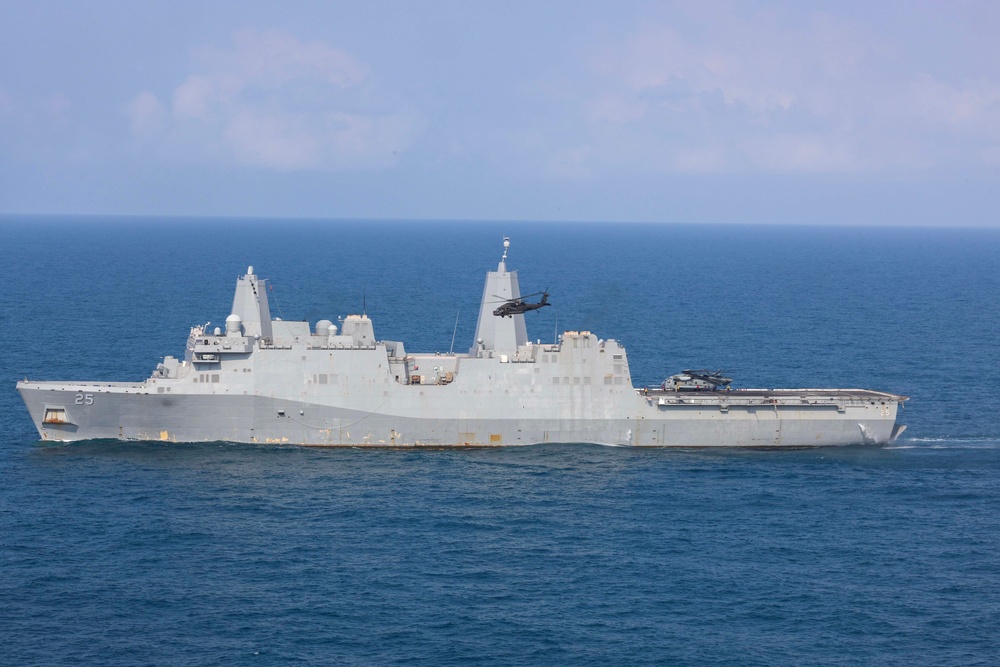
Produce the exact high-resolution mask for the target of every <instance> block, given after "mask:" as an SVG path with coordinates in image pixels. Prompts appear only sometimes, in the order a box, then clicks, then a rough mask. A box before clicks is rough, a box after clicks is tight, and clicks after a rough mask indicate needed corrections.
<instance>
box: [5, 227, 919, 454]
mask: <svg viewBox="0 0 1000 667" xmlns="http://www.w3.org/2000/svg"><path fill="white" fill-rule="evenodd" d="M507 246H509V242H507V240H506V239H505V248H504V254H503V257H502V258H501V260H500V262H499V264H498V266H497V268H496V270H495V271H489V272H488V273H487V275H486V282H485V285H484V288H483V298H482V302H481V304H480V310H479V319H478V322H477V326H476V334H475V338H474V342H473V345H472V346H471V348H470V349H469V351H468V352H467V353H460V354H451V353H449V354H441V353H413V352H409V351H407V350H406V349H405V346H404V344H403V342H401V341H387V340H379V339H378V338H376V335H375V330H374V326H373V323H372V320H371V319H370V318H369V317H368V316H367V314H361V315H348V316H347V317H345V318H343V320H342V321H340V326H339V327H338V326H337V325H335V324H334V323H333V322H332V321H330V320H321V321H320V322H318V323H317V324H316V325H315V326H314V327H310V325H309V323H307V322H296V321H283V320H277V319H272V318H271V313H270V309H269V306H268V300H267V283H266V281H265V280H264V279H261V278H259V277H258V276H257V275H256V273H255V272H254V269H253V267H250V268H248V269H247V273H246V274H245V275H243V276H240V277H239V278H238V279H237V282H236V292H235V296H234V298H233V305H232V309H231V313H230V315H229V316H228V317H227V318H226V324H225V328H224V329H222V328H215V329H213V330H212V331H208V330H207V327H205V326H196V327H193V328H192V329H191V333H190V335H189V337H188V341H187V346H186V349H185V354H184V358H183V359H177V358H174V357H171V356H168V357H165V358H164V360H163V362H162V363H160V364H159V365H158V366H157V367H156V369H155V371H154V372H153V373H152V375H151V377H149V378H147V379H146V380H144V381H142V382H58V381H56V382H53V381H34V380H23V381H21V382H18V384H17V388H18V391H19V392H20V393H21V396H22V397H23V399H24V402H25V404H26V405H27V407H28V411H29V412H30V414H31V418H32V420H33V421H34V423H35V426H36V427H37V429H38V432H39V434H40V435H41V437H42V439H44V440H60V441H69V440H85V439H100V438H114V439H133V440H163V441H170V442H194V441H232V442H245V443H294V444H300V445H317V446H363V445H371V446H383V447H393V446H469V445H472V446H491V445H492V446H497V445H527V444H537V443H597V444H606V445H625V446H652V447H719V446H721V447H808V446H825V445H851V444H884V443H888V442H890V441H891V440H893V439H894V438H895V437H897V436H898V434H899V433H900V432H901V431H902V429H904V428H905V427H903V426H899V425H897V424H896V416H897V411H898V409H899V407H900V405H902V403H903V401H905V400H906V398H905V397H902V396H897V395H895V394H889V393H884V392H877V391H869V390H860V389H780V390H774V389H768V390H764V389H759V390H739V389H729V388H728V386H729V385H728V383H721V382H719V381H715V380H713V381H712V382H709V381H706V380H705V379H704V378H706V377H707V378H709V379H712V378H721V380H729V378H722V377H721V375H718V374H709V375H705V374H704V372H695V371H685V374H686V375H677V376H672V377H671V378H669V379H668V381H665V382H664V384H663V385H662V386H661V387H659V388H654V389H649V388H636V387H633V385H632V378H631V374H630V372H629V364H628V355H627V352H626V350H625V348H624V347H623V346H622V345H621V344H620V343H619V342H618V341H616V340H613V339H601V338H598V336H597V335H595V334H593V333H591V332H589V331H565V332H564V333H563V334H562V335H561V336H560V337H559V339H558V340H557V342H556V343H554V344H541V343H532V342H531V341H529V340H528V335H527V328H526V326H525V314H524V311H523V310H521V307H522V306H523V305H524V304H525V302H524V300H523V299H522V297H521V291H520V286H519V283H518V277H517V272H516V271H510V270H508V268H507ZM547 296H548V294H547V293H546V294H545V297H543V301H547ZM498 301H499V302H500V303H505V304H510V303H520V304H521V306H518V307H514V308H504V309H503V312H502V313H501V314H499V315H498V314H496V312H495V311H497V310H498V307H497V303H498ZM534 305H536V307H537V304H534ZM518 311H520V312H518ZM692 373H694V374H695V375H696V376H698V377H696V378H695V379H694V380H692V379H691V374H692ZM699 373H702V374H701V375H700V376H699V375H698V374H699ZM683 378H687V379H686V380H685V379H683ZM698 378H701V379H698Z"/></svg>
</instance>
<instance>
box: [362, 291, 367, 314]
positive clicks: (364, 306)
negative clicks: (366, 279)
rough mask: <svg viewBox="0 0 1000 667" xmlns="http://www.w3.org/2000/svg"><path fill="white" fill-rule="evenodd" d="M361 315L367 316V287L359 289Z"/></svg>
mask: <svg viewBox="0 0 1000 667" xmlns="http://www.w3.org/2000/svg"><path fill="white" fill-rule="evenodd" d="M361 316H362V317H368V288H367V287H365V288H362V289H361Z"/></svg>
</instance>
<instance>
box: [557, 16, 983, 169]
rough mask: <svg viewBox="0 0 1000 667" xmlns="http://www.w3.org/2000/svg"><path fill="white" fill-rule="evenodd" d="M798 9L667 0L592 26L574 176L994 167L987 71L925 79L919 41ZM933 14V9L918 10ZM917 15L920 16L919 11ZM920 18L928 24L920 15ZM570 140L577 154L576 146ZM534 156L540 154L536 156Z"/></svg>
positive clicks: (560, 151)
mask: <svg viewBox="0 0 1000 667" xmlns="http://www.w3.org/2000/svg"><path fill="white" fill-rule="evenodd" d="M838 13H839V14H840V16H836V17H835V16H831V15H830V14H827V13H824V12H821V11H817V10H814V9H812V7H810V6H808V5H807V6H803V7H795V6H784V7H780V6H772V7H765V8H764V9H757V8H748V6H747V5H745V4H741V3H730V2H725V1H723V2H714V3H708V4H703V5H691V4H688V3H669V5H668V8H667V9H662V10H661V11H659V12H656V14H657V18H655V19H654V18H652V16H651V15H647V16H645V17H644V19H643V20H642V21H641V22H638V23H633V24H632V26H631V28H630V29H626V30H624V31H622V32H619V33H617V34H614V33H612V34H610V35H609V34H608V33H606V32H605V33H603V35H602V40H603V42H602V43H599V44H596V45H591V46H590V48H589V49H588V52H587V55H586V56H584V58H585V62H586V64H587V66H588V69H589V73H590V80H589V90H587V92H585V93H584V94H583V95H582V97H581V99H580V102H579V106H578V110H577V116H576V119H577V122H578V123H579V127H580V130H581V132H582V133H585V134H586V140H585V141H583V142H581V140H580V138H579V137H577V138H567V139H566V140H565V145H562V146H560V145H558V144H555V145H552V146H550V155H554V156H563V155H564V154H565V152H566V151H569V150H572V151H574V154H575V155H583V156H586V158H585V159H586V161H585V163H584V164H580V165H577V170H578V171H585V172H587V173H592V174H595V175H596V176H598V177H599V176H600V175H601V174H609V173H613V172H616V171H620V170H621V169H623V168H628V169H629V170H630V171H633V172H635V173H642V172H646V173H662V172H667V173H669V172H693V173H705V172H729V173H734V172H749V171H771V172H813V173H816V172H820V173H822V172H828V173H829V172H860V173H865V172H868V173H874V172H878V171H883V170H887V169H896V170H898V169H927V168H950V167H964V166H969V165H976V164H995V160H994V159H993V158H992V157H991V156H993V155H994V153H993V152H992V150H991V149H988V148H984V146H995V145H998V144H1000V72H997V71H996V69H995V67H994V68H992V69H991V68H988V67H986V68H985V72H984V71H983V68H981V69H980V72H979V73H978V75H977V77H976V78H975V79H971V80H960V79H958V78H956V77H957V76H958V74H957V73H958V72H960V71H961V70H960V68H950V69H948V68H938V69H937V70H936V71H935V72H934V73H933V74H931V73H928V72H926V71H922V70H921V69H919V68H918V67H917V66H916V65H915V63H916V62H919V61H920V60H921V59H920V58H918V57H917V56H918V53H917V52H916V51H918V50H919V49H921V48H922V47H923V46H924V42H922V41H921V40H913V39H912V38H909V39H904V40H903V41H901V42H899V41H893V39H892V38H889V37H884V36H883V35H882V34H881V33H880V32H879V31H878V29H877V25H878V22H877V21H874V22H873V21H872V20H870V19H871V17H869V21H867V22H866V21H859V20H851V18H849V17H850V15H851V12H849V11H844V12H838ZM931 13H932V14H933V12H931ZM921 20H925V19H921ZM926 20H930V21H931V22H933V18H931V19H926ZM581 146H582V147H583V148H586V149H588V150H581ZM542 164H543V165H544V164H546V162H544V161H543V162H542Z"/></svg>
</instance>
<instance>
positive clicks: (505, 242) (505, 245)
mask: <svg viewBox="0 0 1000 667" xmlns="http://www.w3.org/2000/svg"><path fill="white" fill-rule="evenodd" d="M508 248H510V237H509V236H505V237H503V257H501V258H500V261H501V262H506V261H507V249H508Z"/></svg>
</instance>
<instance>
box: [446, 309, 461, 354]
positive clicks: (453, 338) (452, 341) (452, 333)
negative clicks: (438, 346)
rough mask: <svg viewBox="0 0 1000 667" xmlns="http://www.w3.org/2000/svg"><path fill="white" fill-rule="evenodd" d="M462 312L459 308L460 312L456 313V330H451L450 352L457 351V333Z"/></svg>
mask: <svg viewBox="0 0 1000 667" xmlns="http://www.w3.org/2000/svg"><path fill="white" fill-rule="evenodd" d="M461 312H462V309H461V308H459V309H458V312H456V313H455V330H454V331H452V332H451V347H450V348H448V354H451V353H452V352H454V351H455V334H457V333H458V315H459V313H461Z"/></svg>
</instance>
